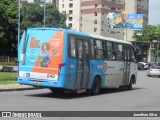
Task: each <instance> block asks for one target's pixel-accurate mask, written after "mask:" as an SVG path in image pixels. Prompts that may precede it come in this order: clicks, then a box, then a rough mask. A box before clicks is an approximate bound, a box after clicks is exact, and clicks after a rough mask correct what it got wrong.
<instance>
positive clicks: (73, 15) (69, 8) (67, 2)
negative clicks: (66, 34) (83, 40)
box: [59, 0, 82, 31]
mask: <svg viewBox="0 0 160 120" xmlns="http://www.w3.org/2000/svg"><path fill="white" fill-rule="evenodd" d="M59 11H60V12H61V13H64V14H66V15H67V20H66V25H67V26H69V27H71V28H72V29H73V30H78V31H81V28H80V25H81V15H82V14H81V0H59Z"/></svg>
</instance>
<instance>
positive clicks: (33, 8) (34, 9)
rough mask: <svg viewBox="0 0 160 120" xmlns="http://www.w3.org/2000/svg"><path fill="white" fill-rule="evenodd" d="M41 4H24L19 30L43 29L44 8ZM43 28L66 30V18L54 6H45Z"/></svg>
mask: <svg viewBox="0 0 160 120" xmlns="http://www.w3.org/2000/svg"><path fill="white" fill-rule="evenodd" d="M43 5H44V4H43V3H40V2H35V3H24V4H23V6H22V10H21V11H22V12H21V19H22V21H21V29H22V30H23V29H24V27H27V28H30V27H44V7H43ZM45 11H46V12H45V13H46V15H45V26H46V27H63V28H66V25H65V21H66V16H65V15H64V14H61V13H59V11H58V9H57V8H56V6H55V5H54V4H49V3H47V4H46V9H45Z"/></svg>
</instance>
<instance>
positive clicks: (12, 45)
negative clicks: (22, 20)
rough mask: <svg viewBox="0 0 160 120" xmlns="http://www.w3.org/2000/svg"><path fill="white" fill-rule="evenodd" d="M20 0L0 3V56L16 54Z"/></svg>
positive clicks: (3, 0)
mask: <svg viewBox="0 0 160 120" xmlns="http://www.w3.org/2000/svg"><path fill="white" fill-rule="evenodd" d="M17 8H18V0H1V1H0V45H1V51H0V54H2V53H3V54H6V55H10V56H12V55H13V54H16V44H17V42H16V40H17Z"/></svg>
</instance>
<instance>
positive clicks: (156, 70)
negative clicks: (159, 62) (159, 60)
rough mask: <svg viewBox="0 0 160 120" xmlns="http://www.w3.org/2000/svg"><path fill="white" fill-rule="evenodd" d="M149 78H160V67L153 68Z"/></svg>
mask: <svg viewBox="0 0 160 120" xmlns="http://www.w3.org/2000/svg"><path fill="white" fill-rule="evenodd" d="M147 76H149V77H150V76H158V77H160V66H155V65H153V66H151V67H150V69H149V70H148V73H147Z"/></svg>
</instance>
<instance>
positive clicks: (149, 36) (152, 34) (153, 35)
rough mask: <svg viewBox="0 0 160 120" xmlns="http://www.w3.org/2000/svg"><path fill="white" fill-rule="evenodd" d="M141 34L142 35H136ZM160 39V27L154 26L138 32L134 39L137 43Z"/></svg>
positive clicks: (145, 27) (146, 26) (147, 26)
mask: <svg viewBox="0 0 160 120" xmlns="http://www.w3.org/2000/svg"><path fill="white" fill-rule="evenodd" d="M139 32H141V33H142V35H136V34H137V33H139ZM158 37H159V38H160V25H158V26H152V25H147V24H145V25H144V29H143V30H142V31H136V32H135V33H134V38H135V39H136V41H148V42H150V41H152V40H154V39H157V38H158Z"/></svg>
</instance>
